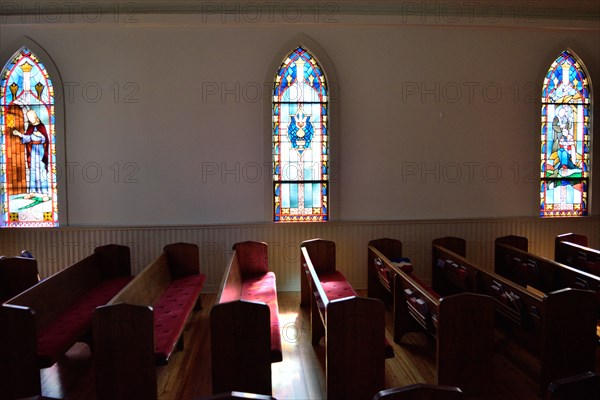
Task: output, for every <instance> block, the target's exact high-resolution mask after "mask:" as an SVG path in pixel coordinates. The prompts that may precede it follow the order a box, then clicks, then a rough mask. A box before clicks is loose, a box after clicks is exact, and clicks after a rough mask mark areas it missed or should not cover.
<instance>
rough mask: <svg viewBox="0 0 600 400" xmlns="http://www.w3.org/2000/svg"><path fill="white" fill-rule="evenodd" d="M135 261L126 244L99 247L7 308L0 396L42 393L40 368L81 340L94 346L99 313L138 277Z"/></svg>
mask: <svg viewBox="0 0 600 400" xmlns="http://www.w3.org/2000/svg"><path fill="white" fill-rule="evenodd" d="M130 259H131V258H130V251H129V248H128V247H126V246H120V245H116V244H111V245H105V246H100V247H96V249H95V250H94V252H93V253H92V254H91V255H89V256H87V257H85V258H84V259H82V260H80V261H78V262H76V263H75V264H73V265H71V266H69V267H67V268H65V269H63V270H61V271H59V272H57V273H56V274H54V275H52V276H50V277H48V278H46V279H44V280H42V281H40V282H39V283H37V284H36V285H34V286H32V287H30V288H29V289H27V290H25V291H24V292H22V293H20V294H18V295H17V296H15V297H13V298H11V299H10V300H8V301H7V302H5V303H4V304H2V307H0V329H2V336H3V341H2V342H1V343H0V372H1V374H2V378H3V379H2V380H0V393H2V394H4V395H6V396H7V397H8V398H11V397H14V398H19V397H26V396H33V395H39V394H41V382H40V368H46V367H50V366H51V365H53V364H54V363H55V362H56V361H57V360H58V359H59V358H60V357H61V356H62V355H63V354H64V353H65V352H66V351H67V350H68V349H69V348H71V347H72V346H73V345H74V344H75V343H76V342H79V341H82V342H87V343H91V332H92V316H93V313H94V310H95V308H96V307H97V306H99V305H102V304H106V303H107V302H108V301H109V300H110V299H111V298H112V297H113V296H114V295H115V294H116V293H117V292H118V291H119V290H120V289H122V288H123V287H124V286H125V285H126V284H127V283H128V282H129V281H130V280H131V279H132V277H131V263H130Z"/></svg>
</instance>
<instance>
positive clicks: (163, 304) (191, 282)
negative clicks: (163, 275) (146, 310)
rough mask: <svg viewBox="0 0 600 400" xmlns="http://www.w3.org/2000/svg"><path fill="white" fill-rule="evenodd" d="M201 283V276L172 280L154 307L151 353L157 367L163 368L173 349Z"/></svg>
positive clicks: (192, 306)
mask: <svg viewBox="0 0 600 400" xmlns="http://www.w3.org/2000/svg"><path fill="white" fill-rule="evenodd" d="M205 281H206V276H205V275H203V274H197V275H189V276H186V277H183V278H178V279H175V280H173V281H172V282H171V284H170V285H169V287H168V288H167V289H166V290H165V291H164V293H163V294H162V295H161V296H160V298H159V299H158V300H157V301H156V303H155V304H154V306H153V309H154V353H155V356H156V361H157V363H158V364H160V365H163V364H166V362H167V359H168V358H169V356H170V355H171V353H172V352H173V349H174V348H175V346H176V345H177V341H178V340H179V337H180V333H181V332H182V331H183V327H184V325H185V322H186V321H187V317H188V315H189V314H190V313H191V311H192V309H193V308H194V305H195V304H196V300H197V299H198V295H199V294H200V291H201V290H202V286H204V282H205Z"/></svg>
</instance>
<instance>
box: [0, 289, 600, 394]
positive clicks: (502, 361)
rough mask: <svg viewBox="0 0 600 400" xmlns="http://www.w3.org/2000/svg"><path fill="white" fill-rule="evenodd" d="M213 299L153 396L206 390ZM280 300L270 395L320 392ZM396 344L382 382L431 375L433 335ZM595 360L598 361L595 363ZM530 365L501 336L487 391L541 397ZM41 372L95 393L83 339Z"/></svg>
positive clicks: (318, 369) (302, 316)
mask: <svg viewBox="0 0 600 400" xmlns="http://www.w3.org/2000/svg"><path fill="white" fill-rule="evenodd" d="M214 299H215V295H214V294H205V295H203V299H202V304H203V309H202V310H200V311H196V312H195V314H194V315H193V318H192V319H191V320H190V323H189V325H188V327H187V328H186V331H185V333H184V340H185V342H184V350H183V351H181V352H178V353H176V354H175V355H173V357H172V359H171V360H170V362H169V365H167V366H165V367H159V368H157V376H158V394H159V396H158V397H159V400H187V399H196V398H198V397H202V396H207V395H210V394H211V372H210V371H211V369H210V340H211V338H210V329H209V312H210V308H211V306H212V303H213V302H214ZM278 300H279V312H280V320H281V321H280V322H281V327H282V343H283V361H282V362H280V363H275V364H272V376H273V396H274V397H275V398H277V399H279V400H283V399H296V400H305V399H315V400H322V399H325V381H324V371H325V369H324V367H325V359H324V354H325V353H324V347H323V345H322V344H321V345H320V346H316V347H313V346H312V345H311V341H310V316H309V313H308V311H307V310H305V309H301V308H300V307H299V303H300V295H299V293H298V292H284V293H279V295H278ZM389 317H390V316H389V313H387V321H386V336H387V339H388V341H389V342H390V343H393V340H392V336H391V320H390V318H389ZM501 342H502V341H501ZM394 351H395V353H396V357H395V358H393V359H388V360H386V370H385V386H386V388H392V387H399V386H405V385H410V384H413V383H435V367H434V362H435V342H434V341H433V340H431V339H430V338H428V337H427V336H426V335H425V334H420V333H411V334H408V335H406V336H405V338H404V340H403V344H402V346H399V345H397V344H394ZM597 359H600V356H599V357H597ZM599 367H600V364H599V363H597V370H598V371H600V369H599ZM536 368H537V367H536V362H535V360H534V359H532V358H530V357H528V356H527V355H526V353H524V352H523V351H522V350H521V349H519V348H518V347H517V346H514V345H512V344H511V343H510V342H506V343H504V344H502V346H499V347H498V351H497V352H496V354H495V356H494V385H493V387H492V388H490V394H489V397H487V398H488V399H493V400H496V399H497V400H500V399H502V400H506V399H511V400H521V399H522V400H531V399H540V398H541V397H540V396H539V394H538V392H537V386H536V384H535V382H534V377H535V373H536V372H535V371H536ZM134 373H135V371H132V374H134ZM41 375H42V392H43V393H42V394H43V395H44V396H48V397H54V398H65V399H74V400H94V399H95V394H94V373H93V367H92V359H91V353H90V349H89V348H88V347H87V345H85V344H79V343H78V344H76V345H75V346H74V347H73V348H72V349H71V350H70V351H69V352H68V353H67V354H66V356H65V357H64V358H63V359H62V360H61V361H59V362H58V363H57V364H55V365H54V366H52V367H51V368H46V369H43V370H42V371H41ZM0 397H1V396H0ZM365 400H368V399H365Z"/></svg>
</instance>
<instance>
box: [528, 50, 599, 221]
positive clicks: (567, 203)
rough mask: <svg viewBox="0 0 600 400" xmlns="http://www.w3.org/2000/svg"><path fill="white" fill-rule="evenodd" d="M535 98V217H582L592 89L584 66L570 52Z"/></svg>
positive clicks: (587, 189) (553, 67)
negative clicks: (537, 181) (538, 145)
mask: <svg viewBox="0 0 600 400" xmlns="http://www.w3.org/2000/svg"><path fill="white" fill-rule="evenodd" d="M541 100H542V106H541V169H540V177H541V184H540V216H542V217H579V216H586V215H588V213H589V192H590V182H591V176H590V171H591V169H590V167H591V165H590V164H591V154H592V152H591V134H592V126H591V116H592V110H591V107H592V88H591V82H590V80H589V74H588V73H587V71H586V69H585V66H584V65H583V63H582V62H581V60H580V59H579V57H577V55H576V54H575V53H574V52H573V51H571V50H570V49H567V50H564V51H563V52H561V54H560V55H559V56H558V57H557V58H556V59H555V60H554V62H553V63H552V65H551V66H550V68H549V69H548V71H547V72H546V75H545V77H544V81H543V86H542V99H541ZM561 121H562V122H561Z"/></svg>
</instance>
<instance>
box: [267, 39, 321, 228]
mask: <svg viewBox="0 0 600 400" xmlns="http://www.w3.org/2000/svg"><path fill="white" fill-rule="evenodd" d="M328 110H329V107H328V94H327V80H326V78H325V74H324V73H323V70H322V69H321V67H320V66H319V64H318V62H317V60H316V59H315V58H314V57H313V56H312V55H311V54H310V53H309V52H308V51H306V50H305V49H304V48H302V47H298V48H296V49H295V50H294V51H293V52H292V53H291V54H289V55H288V56H287V57H286V59H285V60H284V61H283V63H282V64H281V66H280V67H279V70H278V71H277V75H276V76H275V82H274V90H273V113H272V117H273V120H272V122H273V137H272V139H273V140H272V144H273V147H272V152H273V197H274V217H273V218H274V221H275V222H311V221H327V220H328V218H329V207H328V197H329V196H328V192H329V132H328V131H329V124H328V117H329V116H328Z"/></svg>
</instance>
